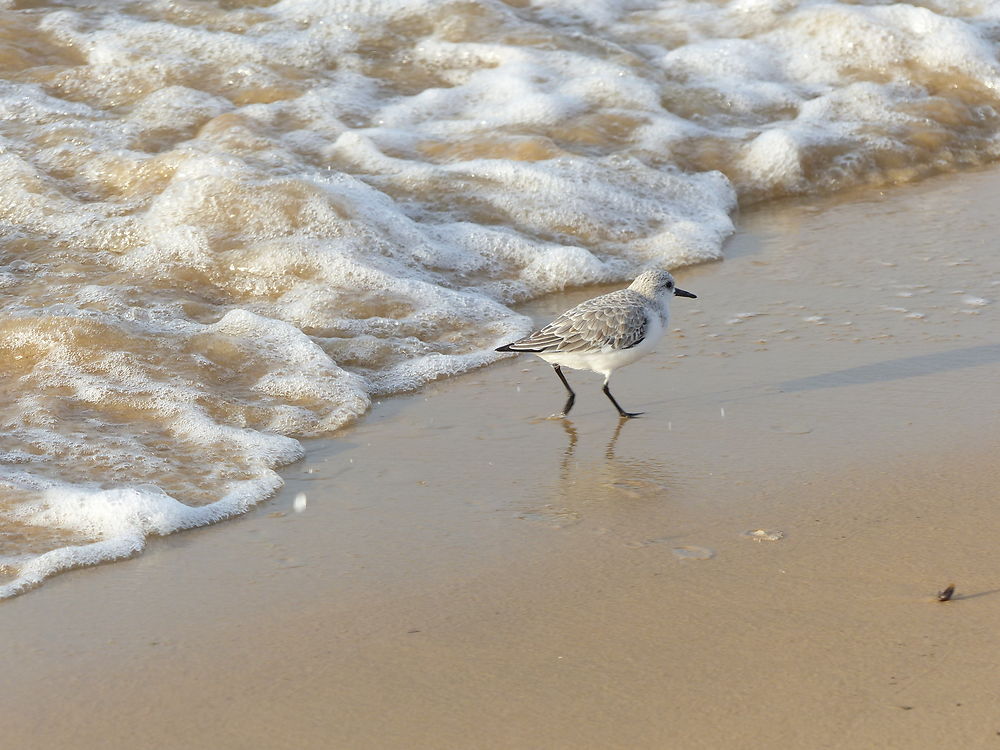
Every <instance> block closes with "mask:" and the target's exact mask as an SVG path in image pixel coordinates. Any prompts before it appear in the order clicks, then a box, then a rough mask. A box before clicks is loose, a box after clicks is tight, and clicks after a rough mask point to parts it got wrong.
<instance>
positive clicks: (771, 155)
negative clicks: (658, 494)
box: [0, 0, 1000, 597]
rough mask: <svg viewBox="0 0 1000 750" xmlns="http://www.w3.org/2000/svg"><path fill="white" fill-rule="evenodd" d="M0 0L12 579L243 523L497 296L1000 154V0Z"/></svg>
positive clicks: (675, 250)
mask: <svg viewBox="0 0 1000 750" xmlns="http://www.w3.org/2000/svg"><path fill="white" fill-rule="evenodd" d="M41 6H42V4H41V3H37V2H30V1H28V2H10V1H9V0H8V2H6V3H4V2H3V1H2V0H0V305H2V313H0V375H2V377H0V420H2V421H0V424H2V435H0V597H2V596H10V595H12V594H15V593H17V592H19V591H21V590H23V589H25V588H26V587H29V586H32V585H34V584H36V583H38V582H39V581H41V580H42V579H43V578H45V577H46V576H48V575H50V574H51V573H53V572H56V571H58V570H60V569H64V568H67V567H72V566H76V565H81V564H89V563H94V562H99V561H101V560H108V559H114V558H116V557H121V556H126V555H129V554H132V553H134V552H135V551H137V550H140V549H141V548H142V547H143V545H144V543H145V539H146V537H147V536H148V535H150V534H166V533H170V532H172V531H175V530H177V529H181V528H186V527H191V526H196V525H200V524H205V523H209V522H211V521H214V520H218V519H221V518H224V517H226V516H229V515H233V514H236V513H239V512H241V511H243V510H245V509H246V508H248V507H249V506H251V505H252V504H254V503H256V502H259V501H260V500H262V499H264V498H266V497H268V496H269V495H270V494H271V493H273V492H274V491H275V489H276V488H277V487H279V486H280V484H281V480H280V478H279V476H278V475H277V474H276V473H275V469H276V468H278V467H280V466H282V465H284V464H287V463H289V462H291V461H294V460H295V459H296V458H298V457H300V456H301V455H302V445H301V443H300V442H299V439H300V438H302V437H306V436H314V435H323V434H328V433H330V432H332V431H334V430H336V429H338V428H340V427H342V426H344V425H347V424H350V423H351V421H352V420H354V419H356V418H357V417H358V415H360V414H362V413H364V412H365V411H366V410H367V409H368V407H369V405H370V402H371V398H372V397H373V396H380V395H385V394H391V393H396V392H400V391H404V390H409V389H413V388H416V387H418V386H420V385H421V384H423V383H426V382H427V381H429V380H432V379H435V378H439V377H442V376H446V375H450V374H454V373H458V372H462V371H466V370H468V369H470V368H474V367H478V366H481V365H483V364H487V363H489V362H491V361H493V359H494V357H496V356H497V355H495V354H494V353H493V352H492V348H493V347H494V346H496V345H497V344H498V343H501V342H502V341H504V340H509V338H510V337H512V336H516V335H519V334H521V333H523V332H525V330H526V329H527V325H528V323H527V321H526V319H525V318H523V317H522V316H520V315H518V314H516V313H514V312H513V311H512V309H511V306H512V305H514V304H515V303H518V302H522V301H525V300H528V299H530V298H533V297H537V296H539V295H542V294H545V293H547V292H552V291H555V290H560V289H563V288H564V287H566V286H568V285H579V284H588V283H596V282H606V281H612V280H623V279H627V278H629V277H631V276H632V275H634V274H635V273H636V272H637V271H638V270H640V269H641V268H643V267H646V266H649V265H658V266H664V267H668V268H674V267H677V266H681V265H686V264H692V263H697V262H702V261H705V260H709V259H713V258H717V257H719V254H720V246H721V244H722V241H723V240H724V239H725V237H726V236H727V235H728V234H729V233H730V232H731V231H732V228H733V227H732V222H731V218H730V215H731V212H732V211H733V209H734V208H735V207H736V205H737V203H742V204H744V205H746V204H748V203H752V202H754V201H759V200H765V199H769V198H774V197H780V196H785V195H791V194H805V193H811V192H825V191H830V190H836V189H839V188H842V187H846V186H850V185H857V184H866V183H885V182H892V181H899V180H908V179H913V178H916V177H919V176H921V175H924V174H929V173H932V172H935V171H941V170H944V169H951V168H955V167H960V166H964V165H973V164H979V163H983V162H985V161H988V160H990V159H993V158H995V157H996V156H997V154H998V151H1000V140H998V131H1000V127H998V126H1000V118H998V113H997V109H998V105H1000V101H998V100H1000V65H998V61H997V54H998V50H1000V5H998V4H997V3H995V2H987V1H986V0H984V1H983V2H974V1H969V2H963V1H961V0H939V1H937V2H934V1H931V2H925V3H922V4H921V5H907V4H877V3H876V4H853V3H837V2H795V1H794V0H737V1H736V2H730V3H723V2H705V3H701V2H686V1H685V2H676V1H669V0H659V1H656V0H650V1H649V2H626V1H624V0H623V1H622V2H610V1H609V2H597V1H595V2H586V3H581V2H566V1H565V0H550V1H546V0H539V1H538V2H528V0H510V1H509V2H506V3H505V2H500V1H499V0H477V1H471V0H461V1H455V0H452V1H447V0H397V1H391V0H385V1H384V2H375V1H372V2H364V1H361V2H350V1H349V0H336V1H334V0H328V1H320V0H284V1H282V2H277V3H271V4H268V3H266V2H264V3H252V2H238V1H236V0H228V1H227V0H219V1H217V2H209V1H208V0H188V1H187V2H185V1H184V0H180V1H177V0H171V1H170V2H166V1H162V2H158V1H156V0H149V1H147V2H141V3H140V2H118V1H116V0H100V2H96V1H94V2H89V3H88V2H65V3H46V4H45V5H44V7H41Z"/></svg>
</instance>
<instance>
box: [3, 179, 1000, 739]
mask: <svg viewBox="0 0 1000 750" xmlns="http://www.w3.org/2000/svg"><path fill="white" fill-rule="evenodd" d="M998 202H1000V170H997V169H992V170H986V171H982V172H974V173H967V174H963V175H957V176H945V177H940V178H936V179H933V180H929V181H927V182H924V183H922V184H919V185H915V186H906V187H901V188H897V189H894V190H891V191H886V192H860V193H856V194H854V195H852V196H849V197H842V198H839V199H835V200H828V201H825V202H813V203H812V204H811V205H810V204H784V205H780V206H771V207H763V208H760V209H757V210H754V211H752V212H749V213H747V214H746V215H744V216H743V217H742V218H741V219H740V222H739V224H740V227H741V229H740V233H739V234H738V235H737V236H736V237H734V238H733V240H732V241H731V242H730V243H729V245H728V247H727V260H726V261H724V262H722V263H717V264H712V265H709V266H704V267H698V268H692V269H687V270H686V271H682V272H681V273H679V274H678V279H679V283H680V284H681V285H682V286H683V287H684V288H686V289H690V290H692V291H694V292H696V293H697V294H698V295H699V299H698V300H696V301H689V300H683V299H678V300H676V301H675V304H674V305H673V316H674V317H673V320H672V327H674V328H677V329H679V330H677V331H675V332H672V333H671V334H670V335H669V336H668V338H667V339H665V340H664V342H663V343H662V344H661V346H660V352H659V353H658V354H656V355H653V356H651V357H649V358H647V359H646V360H644V361H643V362H641V363H640V364H638V365H636V366H633V367H631V368H629V369H627V370H625V371H623V372H621V373H620V374H619V375H618V376H616V380H615V382H614V390H615V393H616V396H617V397H618V399H619V400H620V401H621V403H622V404H623V406H625V408H627V409H634V410H642V411H645V412H646V415H645V416H643V417H642V418H640V419H637V420H632V421H629V422H626V423H624V424H620V423H619V422H618V419H617V416H616V415H615V414H614V412H613V410H612V408H611V406H610V404H609V403H608V402H607V401H606V399H605V398H604V396H603V395H602V394H601V392H600V388H599V386H600V378H599V377H598V376H595V375H593V374H588V373H570V379H571V381H572V382H573V383H574V385H575V386H576V388H577V390H578V394H579V395H578V399H577V405H576V409H575V410H574V412H573V414H572V419H571V420H566V421H560V420H546V419H543V418H542V417H544V416H545V415H547V414H550V413H551V412H553V411H556V410H558V409H559V407H560V406H561V402H562V399H563V392H562V389H561V386H560V385H559V383H558V381H557V380H556V378H555V377H554V376H553V375H552V374H551V372H550V370H549V367H548V366H547V365H545V364H544V363H542V362H540V361H538V360H536V359H533V358H530V357H527V356H525V357H522V358H518V359H512V360H509V361H506V362H503V363H500V364H498V365H496V366H494V367H491V368H488V369H485V370H481V371H478V372H475V373H472V374H470V375H467V376H464V377H460V378H454V379H450V380H446V381H441V382H438V383H436V384H434V385H432V386H430V387H428V388H425V389H424V390H422V391H421V392H419V393H417V394H413V395H410V396H404V397H397V398H393V399H390V400H387V401H385V402H384V403H381V404H378V405H377V406H376V407H375V408H374V410H373V411H372V412H371V413H370V414H369V415H368V417H367V418H366V419H365V420H364V421H363V422H362V423H361V424H359V425H357V426H355V427H353V428H351V429H348V430H346V431H344V432H343V433H342V434H341V435H339V436H337V437H336V438H334V439H330V440H323V441H316V442H314V443H311V444H310V445H309V458H308V459H307V460H305V461H303V462H300V463H298V464H296V465H294V466H291V467H289V468H288V469H287V470H286V471H285V472H284V473H285V476H286V478H287V480H288V482H287V486H286V488H285V489H284V490H283V491H282V492H281V494H280V495H279V496H278V497H277V498H275V499H274V500H273V501H271V502H269V503H266V504H264V505H263V506H261V507H260V508H259V509H257V510H255V511H254V512H252V513H250V514H248V515H247V516H245V517H243V518H240V519H236V520H234V521H230V522H226V523H223V524H220V525H218V526H215V527H212V528H204V529H197V530H194V531H191V532H187V533H183V534H177V535H174V536H171V537H167V538H163V539H159V540H154V541H153V542H152V543H151V544H150V546H149V549H148V550H147V551H146V552H145V553H144V554H143V555H142V556H140V557H138V558H136V559H134V560H130V561H126V562H121V563H115V564H112V565H106V566H102V567H100V568H96V569H87V570H80V571H73V572H70V573H67V574H64V575H61V576H58V577H57V578H55V579H52V580H50V581H49V582H47V583H46V584H45V585H44V587H42V588H41V589H39V590H37V591H34V592H30V593H28V594H26V595H23V596H20V597H18V598H15V599H13V600H10V601H7V602H4V603H2V604H0V615H2V617H3V621H4V631H3V638H2V641H0V661H2V664H3V669H4V674H5V685H6V690H5V704H6V705H5V708H6V710H5V720H4V737H5V743H4V746H7V745H8V744H9V746H10V747H19V748H51V747H71V746H72V747H76V748H125V747H149V748H173V747H198V748H201V747H204V748H247V747H268V748H313V747H315V748H352V749H353V748H373V749H374V748H407V749H411V748H435V749H443V748H463V749H465V748H576V749H578V748H723V747H724V748H773V747H796V748H845V749H848V748H860V747H880V748H906V749H908V750H912V749H914V748H940V747H973V748H976V747H993V746H995V745H996V744H997V743H998V742H1000V714H998V713H997V711H996V698H995V696H996V695H997V694H998V692H1000V677H998V674H1000V650H998V649H997V648H996V623H997V622H998V620H1000V573H998V570H1000V566H998V565H997V563H998V561H1000V553H998V551H997V550H998V544H997V540H998V539H1000V509H998V501H1000V468H998V464H1000V462H998V461H997V448H996V446H997V444H998V438H1000V420H998V418H997V417H998V413H997V412H998V409H997V403H998V402H997V383H998V380H1000V325H998V323H1000V320H998V317H1000V314H998V309H1000V303H998V302H997V298H1000V270H998V265H997V262H996V257H997V249H998V245H1000V241H998V240H997V231H996V206H997V205H998ZM594 292H595V290H593V289H587V290H577V291H572V292H567V293H566V294H564V295H560V296H558V297H552V298H547V299H545V300H542V301H540V302H539V303H537V304H535V305H534V306H533V307H532V308H531V310H530V311H529V312H531V314H533V315H535V316H537V318H538V320H539V322H543V321H544V320H546V319H548V318H549V317H551V315H552V314H553V313H556V312H558V311H560V310H561V309H563V308H565V307H566V306H568V305H570V304H573V303H575V302H577V301H579V300H581V299H584V298H586V297H588V296H591V295H592V294H594ZM299 493H305V494H306V498H307V504H306V506H305V508H304V509H302V510H301V512H296V509H295V503H294V498H295V497H296V495H298V494H299ZM300 505H301V502H300ZM755 530H762V531H766V532H769V533H770V532H780V533H781V538H780V539H776V540H774V541H767V540H762V541H759V540H756V539H754V538H753V537H751V536H747V535H746V532H752V531H755ZM773 536H775V537H777V536H779V535H778V534H776V533H775V534H773ZM949 583H955V584H956V586H957V589H956V596H955V598H954V600H953V601H951V602H948V603H940V602H937V601H936V600H935V594H936V593H937V592H938V591H939V590H941V589H944V588H945V587H946V586H947V585H948V584H949Z"/></svg>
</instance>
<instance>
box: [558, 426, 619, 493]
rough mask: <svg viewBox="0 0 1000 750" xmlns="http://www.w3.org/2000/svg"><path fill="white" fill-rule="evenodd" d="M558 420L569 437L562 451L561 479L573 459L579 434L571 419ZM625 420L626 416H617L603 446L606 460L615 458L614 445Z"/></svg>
mask: <svg viewBox="0 0 1000 750" xmlns="http://www.w3.org/2000/svg"><path fill="white" fill-rule="evenodd" d="M560 421H561V422H562V428H563V432H565V433H566V435H567V437H568V438H569V442H568V443H567V444H566V450H565V451H563V460H562V470H563V479H565V478H566V476H565V474H566V472H567V470H568V468H569V463H570V462H571V461H572V460H573V454H574V453H576V444H577V442H579V440H580V435H579V433H578V432H577V431H576V426H575V425H574V424H573V422H572V421H571V420H569V419H562V420H560ZM626 422H628V418H627V417H619V419H618V424H617V425H615V429H614V432H612V433H611V439H610V440H608V444H607V445H606V446H605V448H604V457H605V458H606V459H607V460H608V461H614V460H615V445H616V444H617V443H618V438H619V437H620V436H621V434H622V428H623V427H624V426H625V424H626Z"/></svg>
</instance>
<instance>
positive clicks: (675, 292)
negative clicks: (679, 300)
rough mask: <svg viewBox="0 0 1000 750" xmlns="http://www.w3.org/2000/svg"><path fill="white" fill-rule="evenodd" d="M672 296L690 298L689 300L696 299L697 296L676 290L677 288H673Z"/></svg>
mask: <svg viewBox="0 0 1000 750" xmlns="http://www.w3.org/2000/svg"><path fill="white" fill-rule="evenodd" d="M674 296H675V297H690V298H691V299H698V295H697V294H691V292H685V291H684V290H683V289H678V288H677V287H674Z"/></svg>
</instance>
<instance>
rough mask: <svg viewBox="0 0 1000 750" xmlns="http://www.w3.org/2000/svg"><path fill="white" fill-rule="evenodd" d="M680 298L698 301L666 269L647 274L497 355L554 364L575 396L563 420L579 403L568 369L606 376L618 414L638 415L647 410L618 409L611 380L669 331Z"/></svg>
mask: <svg viewBox="0 0 1000 750" xmlns="http://www.w3.org/2000/svg"><path fill="white" fill-rule="evenodd" d="M674 295H677V296H678V297H691V298H692V299H694V298H696V295H694V294H691V292H685V291H684V290H683V289H678V288H677V287H676V286H675V285H674V277H673V276H671V275H670V274H669V273H667V272H666V271H655V270H654V271H646V272H645V273H643V274H640V275H639V276H638V277H636V280H635V281H633V282H632V283H631V285H630V286H629V287H628V289H620V290H618V291H617V292H611V293H610V294H602V295H601V296H600V297H594V298H593V299H589V300H587V301H586V302H582V303H580V304H579V305H577V306H576V307H574V308H573V309H571V310H567V311H566V312H564V313H563V314H562V315H560V316H559V317H558V318H556V319H555V320H553V321H552V322H551V323H549V324H548V325H547V326H545V327H544V328H542V329H541V330H539V331H535V332H534V333H531V334H529V335H527V336H525V337H524V338H523V339H519V340H518V341H515V342H513V343H512V344H505V345H504V346H501V347H498V348H497V350H496V351H498V352H532V353H534V354H537V355H538V356H539V357H541V358H542V359H544V360H545V361H546V362H548V363H549V364H550V365H552V369H554V370H555V371H556V375H558V376H559V379H560V380H561V381H562V384H563V385H564V386H566V390H567V391H568V392H569V398H567V399H566V406H564V407H563V411H562V414H560V415H559V416H560V417H565V416H566V415H567V414H569V410H570V409H572V408H573V402H574V401H575V400H576V394H575V393H574V392H573V389H572V388H570V387H569V382H568V381H567V380H566V376H565V375H563V373H562V367H563V366H566V367H569V368H571V369H573V370H593V371H594V372H598V373H600V374H602V375H603V376H604V394H605V395H606V396H607V397H608V398H609V399H611V403H612V404H614V405H615V408H616V409H617V410H618V413H619V414H620V415H621V416H622V417H637V416H639V414H642V412H627V411H625V410H624V409H622V407H621V406H619V405H618V402H617V401H615V397H614V396H612V395H611V391H610V390H609V389H608V381H609V380H610V379H611V373H613V372H614V371H615V370H617V369H618V368H619V367H625V365H630V364H632V363H633V362H635V361H636V360H638V359H641V358H642V357H645V356H646V355H647V354H649V353H650V352H652V351H653V347H655V346H656V343H657V342H658V341H659V340H660V338H662V336H663V334H664V332H665V331H666V330H667V317H668V315H669V309H668V306H669V302H670V298H671V297H672V296H674Z"/></svg>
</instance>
